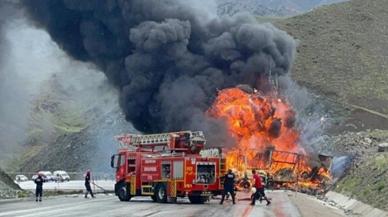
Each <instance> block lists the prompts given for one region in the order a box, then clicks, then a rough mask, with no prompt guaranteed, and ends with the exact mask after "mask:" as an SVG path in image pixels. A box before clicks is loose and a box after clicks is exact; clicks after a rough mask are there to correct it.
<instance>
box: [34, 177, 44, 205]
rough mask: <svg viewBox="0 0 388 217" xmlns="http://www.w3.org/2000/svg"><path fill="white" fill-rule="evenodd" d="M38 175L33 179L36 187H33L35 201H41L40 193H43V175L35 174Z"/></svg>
mask: <svg viewBox="0 0 388 217" xmlns="http://www.w3.org/2000/svg"><path fill="white" fill-rule="evenodd" d="M37 175H38V176H37V177H36V179H35V180H34V182H35V184H36V189H35V198H36V199H35V201H36V202H38V200H39V201H40V202H42V195H43V182H44V180H43V177H42V174H40V173H38V174H37Z"/></svg>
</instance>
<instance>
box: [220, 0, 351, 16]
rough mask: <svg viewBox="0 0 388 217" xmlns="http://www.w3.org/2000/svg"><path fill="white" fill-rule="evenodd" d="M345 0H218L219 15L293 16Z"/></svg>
mask: <svg viewBox="0 0 388 217" xmlns="http://www.w3.org/2000/svg"><path fill="white" fill-rule="evenodd" d="M342 1H344V0H302V1H301V0H270V1H268V0H244V1H239V0H216V3H217V13H218V14H219V15H221V16H222V15H234V14H236V13H239V12H249V13H251V14H254V15H256V16H292V15H296V14H301V13H304V12H306V11H309V10H312V9H313V8H316V7H319V6H322V5H328V4H333V3H338V2H342Z"/></svg>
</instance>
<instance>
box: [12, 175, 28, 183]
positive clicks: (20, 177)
mask: <svg viewBox="0 0 388 217" xmlns="http://www.w3.org/2000/svg"><path fill="white" fill-rule="evenodd" d="M25 181H28V178H27V176H25V175H16V176H15V182H25Z"/></svg>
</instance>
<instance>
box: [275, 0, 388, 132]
mask: <svg viewBox="0 0 388 217" xmlns="http://www.w3.org/2000/svg"><path fill="white" fill-rule="evenodd" d="M387 10H388V4H387V3H386V1H385V0H375V1H364V0H353V1H350V2H345V3H340V4H334V5H329V6H324V7H320V8H318V9H317V10H314V11H312V12H309V13H307V14H303V15H300V16H295V17H291V18H288V19H279V20H275V21H274V24H275V25H276V26H277V27H279V28H280V29H283V30H285V31H287V32H288V33H289V34H290V35H292V36H293V37H294V38H296V39H297V40H298V41H299V46H298V49H297V58H296V62H295V64H294V68H293V72H292V77H293V78H294V79H295V80H296V81H297V82H298V83H299V84H301V85H302V86H306V87H308V88H309V89H311V90H313V91H314V92H317V93H318V94H323V95H325V96H327V97H329V98H331V99H333V100H335V101H337V102H338V104H339V105H345V107H347V108H348V109H351V111H352V113H351V114H350V116H348V117H347V118H348V121H347V122H344V123H343V125H342V126H340V127H338V128H339V129H340V131H338V132H341V131H342V130H349V128H346V127H344V126H345V125H347V124H349V125H355V126H356V129H354V130H357V131H358V130H364V129H374V128H378V129H388V119H387V118H381V116H376V115H375V114H374V113H370V112H369V111H377V112H379V113H382V114H383V115H387V114H388V67H387V52H386V51H387V50H388V44H387V43H386V41H387V38H386V35H388V29H387V28H385V27H386V23H388V16H387V15H386V14H387V13H386V11H387ZM352 105H355V106H352ZM357 106H360V107H362V108H366V109H359V108H358V107H357Z"/></svg>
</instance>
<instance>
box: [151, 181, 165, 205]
mask: <svg viewBox="0 0 388 217" xmlns="http://www.w3.org/2000/svg"><path fill="white" fill-rule="evenodd" d="M154 196H155V198H156V201H158V202H159V203H166V202H167V191H166V185H165V184H163V183H160V184H158V185H156V188H155V193H154Z"/></svg>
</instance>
